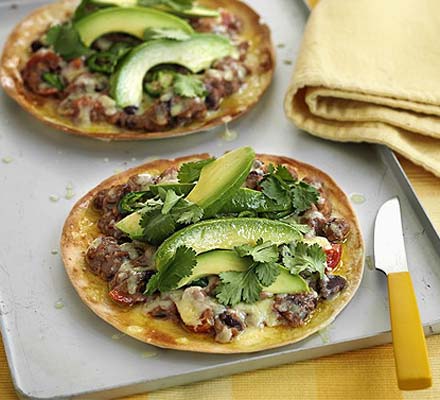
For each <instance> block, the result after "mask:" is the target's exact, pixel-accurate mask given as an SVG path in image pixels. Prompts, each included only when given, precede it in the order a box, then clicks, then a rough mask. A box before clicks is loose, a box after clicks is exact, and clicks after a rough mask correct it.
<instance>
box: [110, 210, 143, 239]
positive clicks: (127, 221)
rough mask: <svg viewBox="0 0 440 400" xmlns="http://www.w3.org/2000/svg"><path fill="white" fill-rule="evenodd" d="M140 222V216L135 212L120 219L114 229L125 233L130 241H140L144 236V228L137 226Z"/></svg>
mask: <svg viewBox="0 0 440 400" xmlns="http://www.w3.org/2000/svg"><path fill="white" fill-rule="evenodd" d="M140 221H141V214H140V212H139V211H136V212H134V213H132V214H130V215H127V216H126V217H125V218H123V219H121V220H120V221H119V222H117V223H116V224H115V226H116V228H118V229H119V230H120V231H122V232H124V233H126V234H127V235H128V236H129V237H130V239H132V240H141V239H142V236H143V234H144V228H142V227H141V225H140V224H139V223H140Z"/></svg>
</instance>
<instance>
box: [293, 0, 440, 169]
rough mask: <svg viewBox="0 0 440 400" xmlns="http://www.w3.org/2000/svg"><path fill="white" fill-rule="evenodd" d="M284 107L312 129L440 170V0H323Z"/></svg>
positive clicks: (310, 26) (307, 34)
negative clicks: (384, 147)
mask: <svg viewBox="0 0 440 400" xmlns="http://www.w3.org/2000/svg"><path fill="white" fill-rule="evenodd" d="M285 109H286V113H287V115H288V117H289V118H291V119H292V120H293V122H294V123H295V124H296V125H297V126H298V127H299V128H301V129H304V130H306V131H308V132H310V133H312V134H313V135H316V136H320V137H323V138H327V139H331V140H337V141H352V142H374V143H381V144H386V145H388V146H389V147H390V148H392V149H393V150H395V151H397V152H399V153H401V154H403V155H404V156H405V157H407V158H409V159H410V160H412V161H413V162H414V163H416V164H419V165H421V166H422V167H424V168H425V169H427V170H429V171H431V172H433V173H434V174H436V175H439V176H440V0H386V1H384V0H356V1H353V0H350V1H347V0H321V1H320V2H319V4H318V5H317V6H316V8H315V9H314V11H313V12H312V15H311V17H310V19H309V21H308V24H307V27H306V30H305V33H304V38H303V43H302V46H301V50H300V52H299V56H298V59H297V63H296V67H295V70H294V74H293V78H292V83H291V85H290V87H289V90H288V93H287V95H286V99H285Z"/></svg>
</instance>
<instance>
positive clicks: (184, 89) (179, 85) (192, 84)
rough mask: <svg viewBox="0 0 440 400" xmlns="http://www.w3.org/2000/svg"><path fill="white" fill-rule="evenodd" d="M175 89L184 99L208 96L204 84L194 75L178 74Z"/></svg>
mask: <svg viewBox="0 0 440 400" xmlns="http://www.w3.org/2000/svg"><path fill="white" fill-rule="evenodd" d="M173 88H174V92H175V93H176V94H177V95H179V96H182V97H205V96H206V94H207V91H206V88H205V85H204V83H203V82H202V81H201V80H200V79H198V78H197V77H195V76H194V75H182V74H176V77H175V79H174V86H173Z"/></svg>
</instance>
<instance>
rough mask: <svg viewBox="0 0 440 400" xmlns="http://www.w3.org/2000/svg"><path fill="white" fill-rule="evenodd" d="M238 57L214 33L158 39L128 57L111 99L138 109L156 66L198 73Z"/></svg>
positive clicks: (115, 78) (114, 85)
mask: <svg viewBox="0 0 440 400" xmlns="http://www.w3.org/2000/svg"><path fill="white" fill-rule="evenodd" d="M121 10H124V9H123V8H121ZM152 11H154V10H152ZM155 12H158V13H159V12H160V11H155ZM162 14H164V13H162ZM92 15H94V14H92ZM165 15H168V14H165ZM169 16H170V15H169ZM170 17H172V16H170ZM173 18H177V17H173ZM177 19H178V18H177ZM235 54H236V49H235V47H234V46H233V45H232V44H231V42H230V41H229V40H228V39H227V38H225V37H221V36H218V35H212V34H194V35H192V36H191V37H190V38H189V39H188V40H184V41H176V40H171V39H158V40H152V41H149V42H146V43H143V44H141V45H139V46H137V47H135V48H134V49H133V50H132V51H131V52H130V53H129V54H128V55H127V56H126V58H125V59H124V61H123V62H122V63H121V65H120V66H119V68H118V70H117V72H116V74H115V75H113V77H112V89H111V94H112V97H113V98H114V99H115V100H116V103H117V104H118V106H120V107H127V106H136V107H138V106H139V105H140V104H141V102H142V96H143V90H142V87H143V80H144V76H145V74H146V73H147V72H148V71H149V70H150V69H151V68H153V67H155V66H156V65H159V64H178V65H181V66H183V67H185V68H187V69H189V70H190V71H191V72H193V73H197V72H200V71H202V70H204V69H206V68H209V67H210V66H211V64H212V63H213V62H214V61H215V60H218V59H220V58H223V57H226V56H229V55H235Z"/></svg>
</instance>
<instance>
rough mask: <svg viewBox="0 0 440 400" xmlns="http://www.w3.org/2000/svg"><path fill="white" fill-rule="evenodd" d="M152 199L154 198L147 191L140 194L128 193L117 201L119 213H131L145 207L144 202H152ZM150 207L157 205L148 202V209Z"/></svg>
mask: <svg viewBox="0 0 440 400" xmlns="http://www.w3.org/2000/svg"><path fill="white" fill-rule="evenodd" d="M152 197H154V195H153V193H151V192H150V191H149V190H147V191H142V192H129V193H127V194H126V195H125V196H124V197H122V199H121V200H120V201H119V203H118V209H119V212H121V213H122V214H128V213H132V212H134V211H136V210H138V209H140V208H143V207H145V206H146V205H147V203H146V201H147V200H153V199H152ZM160 204H162V202H160ZM152 205H157V204H154V201H153V204H151V202H150V207H151V206H152ZM145 211H147V210H145Z"/></svg>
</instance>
